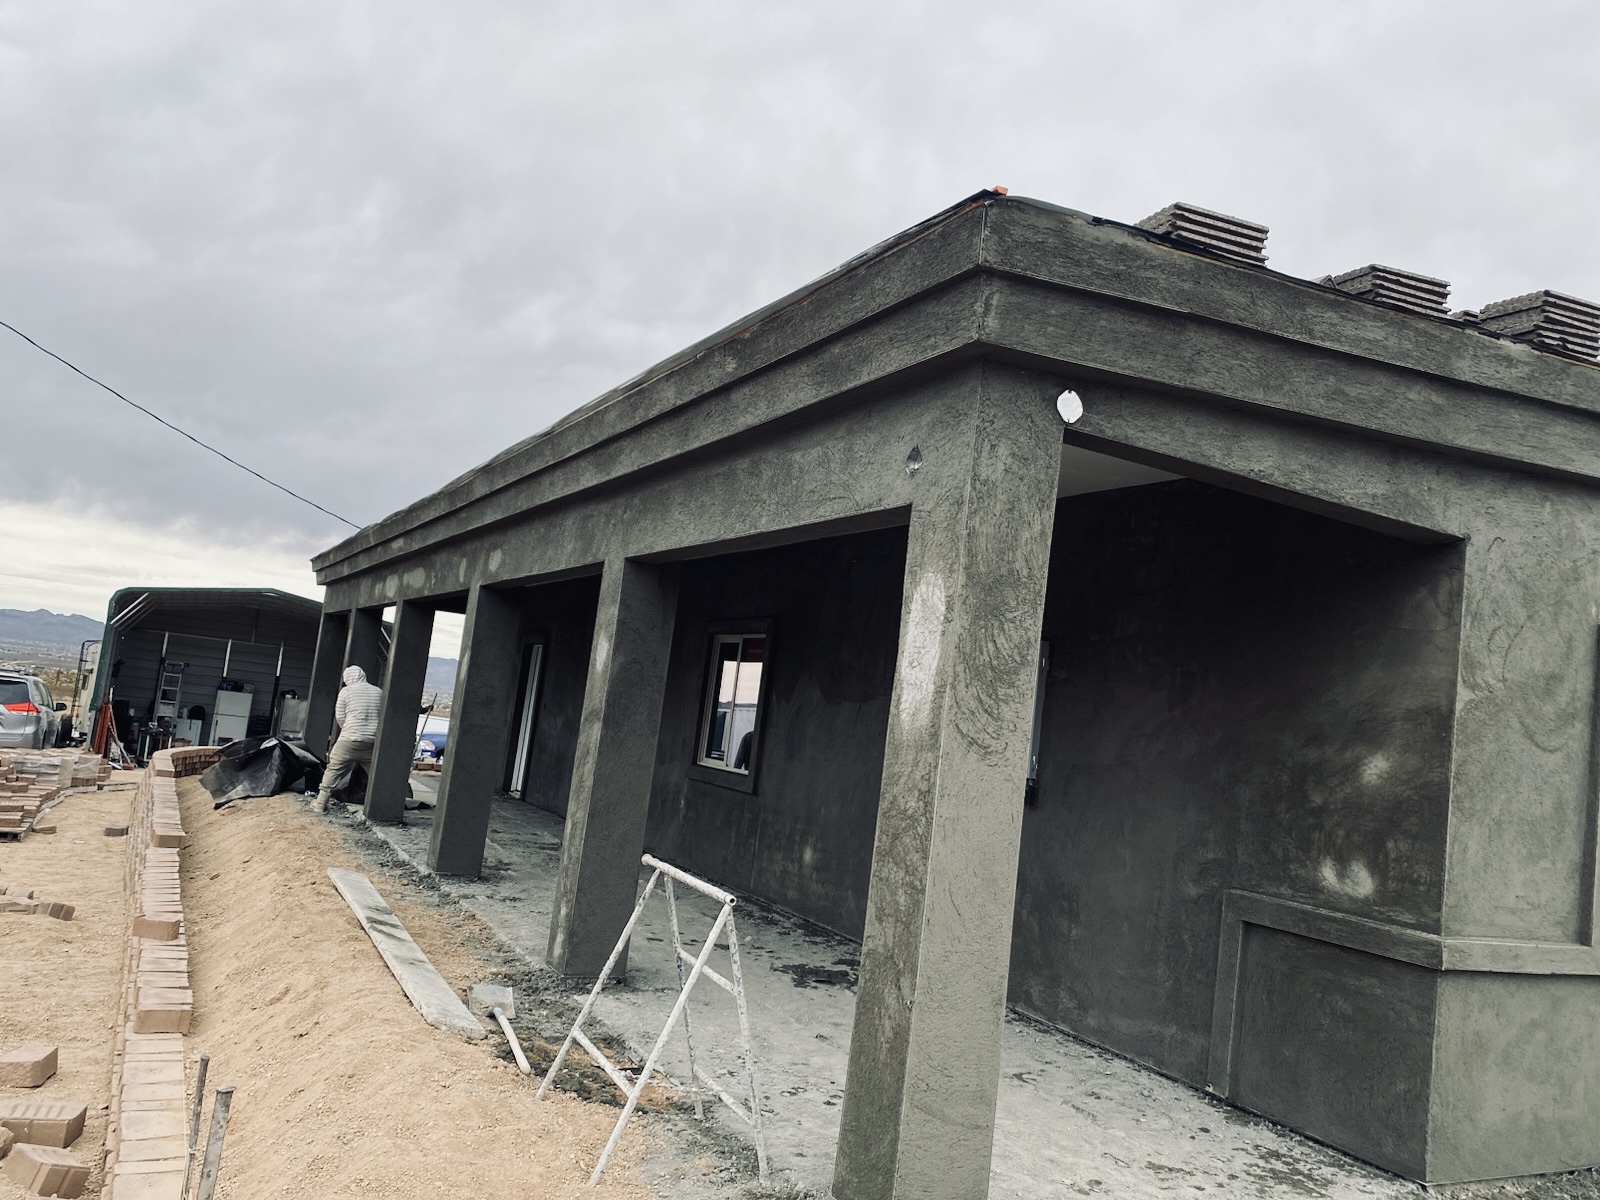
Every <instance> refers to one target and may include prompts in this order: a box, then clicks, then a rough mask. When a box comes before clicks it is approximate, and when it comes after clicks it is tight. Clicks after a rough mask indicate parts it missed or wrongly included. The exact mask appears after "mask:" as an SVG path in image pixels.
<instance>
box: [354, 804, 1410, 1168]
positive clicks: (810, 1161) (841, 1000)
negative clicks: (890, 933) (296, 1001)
mask: <svg viewBox="0 0 1600 1200" xmlns="http://www.w3.org/2000/svg"><path fill="white" fill-rule="evenodd" d="M435 780H436V777H428V776H413V777H412V783H413V786H414V787H416V789H417V791H418V793H419V794H420V793H422V792H426V791H429V790H431V789H432V788H433V787H434V786H435ZM406 820H407V824H406V825H405V826H403V827H396V826H373V829H374V831H375V832H376V833H377V834H378V835H379V836H381V837H382V838H383V839H384V840H386V841H387V842H388V843H389V844H390V845H391V846H392V847H393V848H394V849H395V850H396V851H397V852H399V853H400V854H401V855H402V856H404V857H405V858H407V859H408V860H410V861H411V862H412V863H413V864H415V865H416V866H417V867H419V868H423V869H425V866H426V861H427V847H428V838H429V833H430V827H431V822H432V815H431V810H428V809H423V810H421V811H419V812H411V813H407V814H406ZM561 835H562V822H561V820H560V818H558V817H555V816H552V815H551V814H549V813H546V812H544V811H542V810H540V809H537V808H534V807H533V806H532V805H528V804H522V803H519V802H516V801H503V802H500V803H498V804H496V806H495V810H494V814H493V818H492V820H491V822H490V830H489V844H488V848H487V853H486V856H485V860H484V871H483V875H482V877H481V878H480V879H478V880H462V881H453V880H446V881H443V883H442V890H443V891H444V892H445V894H446V895H449V896H451V897H453V898H454V899H456V900H458V901H459V902H460V903H461V904H462V905H464V906H465V907H466V908H468V909H469V910H471V911H472V912H474V913H476V914H477V915H478V916H480V917H482V918H483V919H484V920H485V921H487V922H488V923H489V925H490V926H492V927H493V928H494V930H495V931H496V933H497V934H498V935H499V936H500V937H501V938H502V939H503V940H504V941H506V942H507V943H508V944H509V945H511V946H512V947H514V948H515V949H516V950H517V951H518V952H520V953H521V954H523V955H524V956H526V957H527V958H528V959H529V960H531V961H532V962H535V963H542V962H543V961H544V952H545V940H546V936H547V933H548V929H549V923H550V913H551V902H552V898H553V895H554V892H555V885H556V876H557V871H558V867H559V863H560V853H561ZM643 878H644V877H643V876H642V877H641V883H642V881H643ZM713 882H715V881H713ZM684 890H686V889H681V888H680V889H679V891H680V893H681V892H682V891H684ZM679 911H680V916H681V918H682V919H683V921H684V926H685V927H684V940H685V942H686V943H691V942H692V944H699V940H700V939H701V938H703V937H704V935H705V933H706V931H708V930H709V928H710V924H711V921H712V920H713V918H714V917H715V915H716V908H715V905H714V904H712V903H711V902H709V901H704V900H702V899H701V898H700V897H698V896H694V897H691V898H688V899H686V898H685V897H683V896H682V895H681V894H680V897H679ZM736 921H737V925H738V932H739V942H740V949H741V957H742V965H743V969H744V979H745V987H746V991H747V994H748V996H749V1003H750V1019H751V1025H752V1030H753V1038H754V1042H755V1049H756V1060H757V1072H758V1082H759V1085H760V1088H761V1092H762V1099H763V1111H764V1112H765V1113H766V1128H767V1146H768V1151H769V1154H770V1155H771V1161H772V1164H773V1167H774V1169H775V1171H776V1172H777V1173H778V1174H779V1175H780V1177H781V1178H783V1179H784V1180H786V1181H787V1182H789V1183H792V1184H793V1185H795V1186H798V1187H800V1188H804V1189H809V1190H811V1191H813V1192H815V1193H816V1194H817V1195H819V1196H827V1195H829V1191H828V1188H829V1183H830V1180H831V1177H832V1171H833V1152H834V1145H835V1142H836V1141H837V1138H838V1130H839V1104H840V1101H841V1099H842V1098H843V1094H844V1077H845V1066H846V1060H847V1056H848V1051H849V1047H850V1027H851V1019H852V1015H853V1011H854V1007H855V992H854V976H855V967H856V965H857V961H858V956H859V952H860V951H859V947H858V946H856V945H855V944H854V943H852V942H849V941H846V940H845V939H843V938H839V937H836V936H834V935H832V934H829V933H825V932H823V931H821V930H818V929H816V928H814V927H811V926H808V925H805V924H802V923H801V922H799V921H796V920H793V919H791V918H788V917H786V916H784V915H783V914H780V913H774V912H771V911H770V910H765V909H762V908H760V907H758V906H756V905H753V904H751V905H741V906H740V908H739V909H737V910H736ZM670 939H671V933H670V927H669V925H668V920H667V909H666V902H665V900H659V901H658V900H657V899H655V898H652V900H651V905H650V907H649V908H648V909H647V910H646V913H645V916H644V919H643V920H642V922H641V925H640V929H639V932H638V933H637V934H636V935H635V940H634V944H633V947H632V949H631V950H630V953H629V975H628V980H627V983H626V985H625V986H624V985H616V986H613V987H611V988H608V989H607V990H606V991H605V992H604V993H603V994H602V997H601V1002H600V1005H599V1006H598V1012H599V1015H600V1017H601V1019H602V1020H603V1021H604V1022H605V1023H606V1024H607V1025H609V1026H610V1028H611V1029H612V1030H613V1031H614V1032H615V1033H617V1034H618V1035H620V1036H622V1037H623V1038H625V1039H626V1040H627V1041H628V1042H629V1043H630V1044H631V1045H632V1046H633V1047H634V1048H635V1049H636V1050H637V1051H638V1052H639V1053H640V1055H641V1057H642V1055H643V1053H644V1052H645V1051H647V1050H648V1048H649V1046H650V1044H651V1043H652V1042H653V1041H654V1039H655V1037H656V1035H657V1034H658V1033H659V1032H660V1029H661V1025H662V1023H663V1022H664V1021H665V1019H666V1016H667V1013H668V1012H669V1011H670V1009H671V1006H672V1003H673V999H674V997H675V994H676V992H677V989H678V978H677V971H676V968H675V967H674V964H673V962H672V955H671V950H670V946H671V940H670ZM726 962H727V955H726V953H725V951H720V950H719V951H716V952H713V956H712V959H711V963H712V965H713V966H719V968H720V967H724V966H725V965H726ZM690 1020H691V1025H692V1030H693V1033H694V1037H695V1049H696V1055H697V1057H699V1058H701V1060H702V1061H703V1062H705V1063H706V1064H707V1065H708V1066H709V1068H710V1069H712V1070H713V1071H715V1072H716V1073H717V1074H718V1075H719V1076H720V1077H722V1078H723V1080H724V1086H725V1087H726V1088H727V1090H728V1091H729V1092H731V1093H733V1094H735V1095H738V1094H740V1091H741V1088H740V1085H739V1080H738V1075H737V1071H738V1062H737V1057H738V1055H737V1050H738V1018H737V1014H736V1012H735V1011H734V1006H733V1002H732V999H731V998H730V997H729V996H728V995H727V994H726V993H724V992H723V991H721V989H719V988H717V987H715V986H713V985H709V984H708V985H706V986H704V987H703V988H696V990H695V993H694V997H693V999H692V1001H691V1005H690ZM547 1032H548V1033H549V1034H550V1035H553V1036H555V1037H560V1036H562V1035H563V1034H564V1033H565V1030H550V1031H547ZM667 1055H668V1057H667V1061H666V1063H665V1066H666V1070H667V1071H668V1073H669V1074H671V1075H673V1077H674V1078H676V1079H679V1080H682V1079H684V1078H686V1077H687V1071H686V1070H685V1056H684V1051H683V1042H682V1039H681V1038H675V1039H674V1041H673V1042H672V1043H670V1044H669V1049H668V1052H667ZM722 1119H724V1120H726V1121H728V1122H729V1125H730V1127H731V1128H735V1129H737V1130H740V1131H741V1132H744V1133H745V1134H746V1136H748V1134H747V1131H746V1129H745V1126H743V1125H742V1124H741V1123H739V1122H738V1121H737V1120H736V1119H735V1118H733V1117H732V1116H731V1115H729V1114H726V1113H723V1115H722ZM1197 1193H1212V1194H1221V1195H1224V1196H1228V1197H1231V1198H1238V1200H1269V1198H1272V1200H1277V1198H1281V1197H1285V1196H1291V1197H1325V1198H1327V1200H1346V1198H1353V1197H1401V1196H1416V1195H1419V1194H1421V1193H1422V1189H1421V1188H1419V1187H1417V1186H1415V1185H1413V1184H1410V1183H1407V1182H1405V1181H1402V1180H1399V1179H1396V1178H1395V1177H1393V1176H1391V1175H1387V1174H1384V1173H1383V1172H1380V1171H1377V1170H1375V1169H1373V1168H1371V1167H1368V1166H1365V1165H1364V1164H1362V1163H1359V1162H1356V1161H1355V1160H1353V1159H1350V1158H1348V1157H1346V1156H1344V1155H1342V1154H1340V1153H1338V1152H1337V1151H1334V1150H1330V1149H1328V1148H1327V1147H1325V1146H1322V1145H1319V1144H1318V1143H1315V1142H1312V1141H1309V1140H1307V1139H1305V1138H1303V1137H1300V1136H1299V1135H1297V1134H1293V1133H1290V1132H1288V1131H1286V1130H1284V1129H1281V1128H1279V1127H1278V1126H1275V1125H1273V1124H1271V1123H1270V1122H1267V1121H1263V1120H1261V1119H1259V1118H1256V1117H1252V1116H1250V1115H1248V1114H1246V1113H1243V1112H1240V1111H1239V1110H1237V1109H1234V1108H1231V1107H1228V1106H1226V1105H1223V1104H1219V1103H1217V1102H1215V1101H1213V1100H1211V1099H1210V1098H1208V1097H1206V1096H1205V1095H1204V1094H1202V1093H1200V1092H1197V1091H1195V1090H1194V1089H1192V1088H1189V1087H1186V1086H1185V1085H1183V1084H1180V1083H1175V1082H1173V1081H1172V1080H1170V1079H1167V1078H1166V1077H1164V1076H1161V1075H1158V1074H1156V1073H1155V1072H1153V1071H1150V1070H1147V1069H1145V1068H1142V1067H1139V1066H1137V1065H1135V1064H1133V1063H1130V1062H1128V1061H1127V1060H1125V1059H1123V1058H1120V1057H1118V1056H1116V1055H1113V1054H1109V1053H1107V1052H1105V1051H1101V1050H1098V1049H1095V1048H1094V1047H1091V1046H1087V1045H1085V1044H1084V1043H1082V1042H1080V1041H1077V1040H1076V1039H1074V1038H1071V1037H1068V1036H1067V1035H1065V1034H1063V1033H1060V1032H1059V1031H1057V1030H1054V1029H1051V1028H1049V1027H1047V1026H1043V1025H1040V1024H1038V1023H1036V1022H1032V1021H1028V1020H1026V1019H1024V1018H1020V1017H1016V1016H1013V1017H1012V1018H1011V1019H1010V1020H1009V1021H1008V1022H1007V1026H1006V1033H1005V1040H1004V1044H1003V1046H1002V1052H1001V1079H1000V1100H999V1111H998V1120H997V1125H996V1130H995V1148H994V1165H993V1174H992V1177H991V1184H990V1195H991V1197H993V1198H994V1200H1044V1198H1046V1197H1050V1198H1059V1197H1063V1196H1078V1195H1083V1196H1090V1195H1101V1196H1116V1197H1169V1196H1172V1195H1174V1194H1184V1195H1194V1194H1197Z"/></svg>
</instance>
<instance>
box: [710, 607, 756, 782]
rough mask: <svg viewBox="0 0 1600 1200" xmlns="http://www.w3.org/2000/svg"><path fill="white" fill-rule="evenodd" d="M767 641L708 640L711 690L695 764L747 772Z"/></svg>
mask: <svg viewBox="0 0 1600 1200" xmlns="http://www.w3.org/2000/svg"><path fill="white" fill-rule="evenodd" d="M766 653H767V639H766V637H765V636H764V635H739V634H717V635H716V636H715V637H714V638H713V639H712V672H711V686H710V691H709V694H708V696H707V700H708V702H709V703H708V705H707V713H706V723H705V740H704V743H703V745H702V747H701V754H700V761H701V762H702V763H705V764H706V765H707V766H714V767H721V768H722V769H723V770H725V771H738V772H740V773H742V774H749V772H750V768H751V766H752V760H753V759H754V757H755V733H756V712H757V709H758V708H759V706H760V701H761V678H762V672H763V668H764V666H765V660H766Z"/></svg>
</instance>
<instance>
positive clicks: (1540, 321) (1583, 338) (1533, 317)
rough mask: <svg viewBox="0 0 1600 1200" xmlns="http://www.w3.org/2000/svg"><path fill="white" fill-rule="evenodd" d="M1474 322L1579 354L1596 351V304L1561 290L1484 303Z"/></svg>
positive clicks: (1599, 319)
mask: <svg viewBox="0 0 1600 1200" xmlns="http://www.w3.org/2000/svg"><path fill="white" fill-rule="evenodd" d="M1478 326H1479V327H1480V328H1482V329H1488V330H1492V331H1493V332H1495V333H1503V334H1505V335H1506V336H1507V337H1514V338H1516V339H1518V340H1519V341H1525V342H1532V343H1533V344H1534V345H1536V346H1542V347H1546V348H1548V349H1553V350H1562V351H1565V352H1566V353H1568V354H1576V355H1579V356H1580V357H1583V358H1594V357H1596V356H1597V355H1600V304H1593V303H1591V302H1590V301H1588V300H1580V299H1578V298H1577V297H1576V296H1568V295H1566V294H1564V293H1562V292H1551V291H1543V292H1529V293H1528V294H1527V295H1526V296H1513V297H1512V298H1511V299H1509V300H1497V301H1496V302H1495V303H1493V304H1486V305H1484V306H1483V308H1482V309H1481V310H1480V311H1479V313H1478Z"/></svg>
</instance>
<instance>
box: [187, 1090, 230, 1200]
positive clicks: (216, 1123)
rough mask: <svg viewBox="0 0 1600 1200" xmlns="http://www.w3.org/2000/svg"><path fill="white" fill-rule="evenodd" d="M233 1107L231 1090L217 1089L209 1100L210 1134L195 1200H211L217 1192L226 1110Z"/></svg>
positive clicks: (226, 1123) (225, 1131)
mask: <svg viewBox="0 0 1600 1200" xmlns="http://www.w3.org/2000/svg"><path fill="white" fill-rule="evenodd" d="M232 1107H233V1088H231V1087H228V1086H223V1087H219V1088H218V1089H217V1093H216V1095H215V1096H213V1097H212V1099H211V1132H210V1134H208V1135H207V1137H206V1157H205V1160H204V1161H203V1162H202V1163H201V1164H200V1185H199V1187H198V1188H197V1189H196V1191H195V1200H211V1196H212V1193H213V1192H215V1191H216V1190H217V1171H218V1170H219V1169H220V1168H221V1167H222V1138H223V1135H224V1134H226V1133H227V1132H228V1110H229V1109H230V1108H232Z"/></svg>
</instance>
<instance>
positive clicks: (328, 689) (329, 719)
mask: <svg viewBox="0 0 1600 1200" xmlns="http://www.w3.org/2000/svg"><path fill="white" fill-rule="evenodd" d="M349 641H350V614H349V613H348V612H328V611H326V610H324V611H323V614H322V623H321V624H320V625H319V626H318V627H317V652H316V655H315V657H314V658H312V660H311V691H310V694H309V695H308V696H307V697H306V732H305V741H306V749H307V750H309V751H311V753H313V754H315V755H316V756H317V757H318V758H326V757H327V754H328V741H329V739H330V738H332V736H333V704H334V701H335V700H337V699H338V698H339V675H340V673H341V672H342V671H343V670H344V652H345V647H346V646H347V645H348V644H349Z"/></svg>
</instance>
